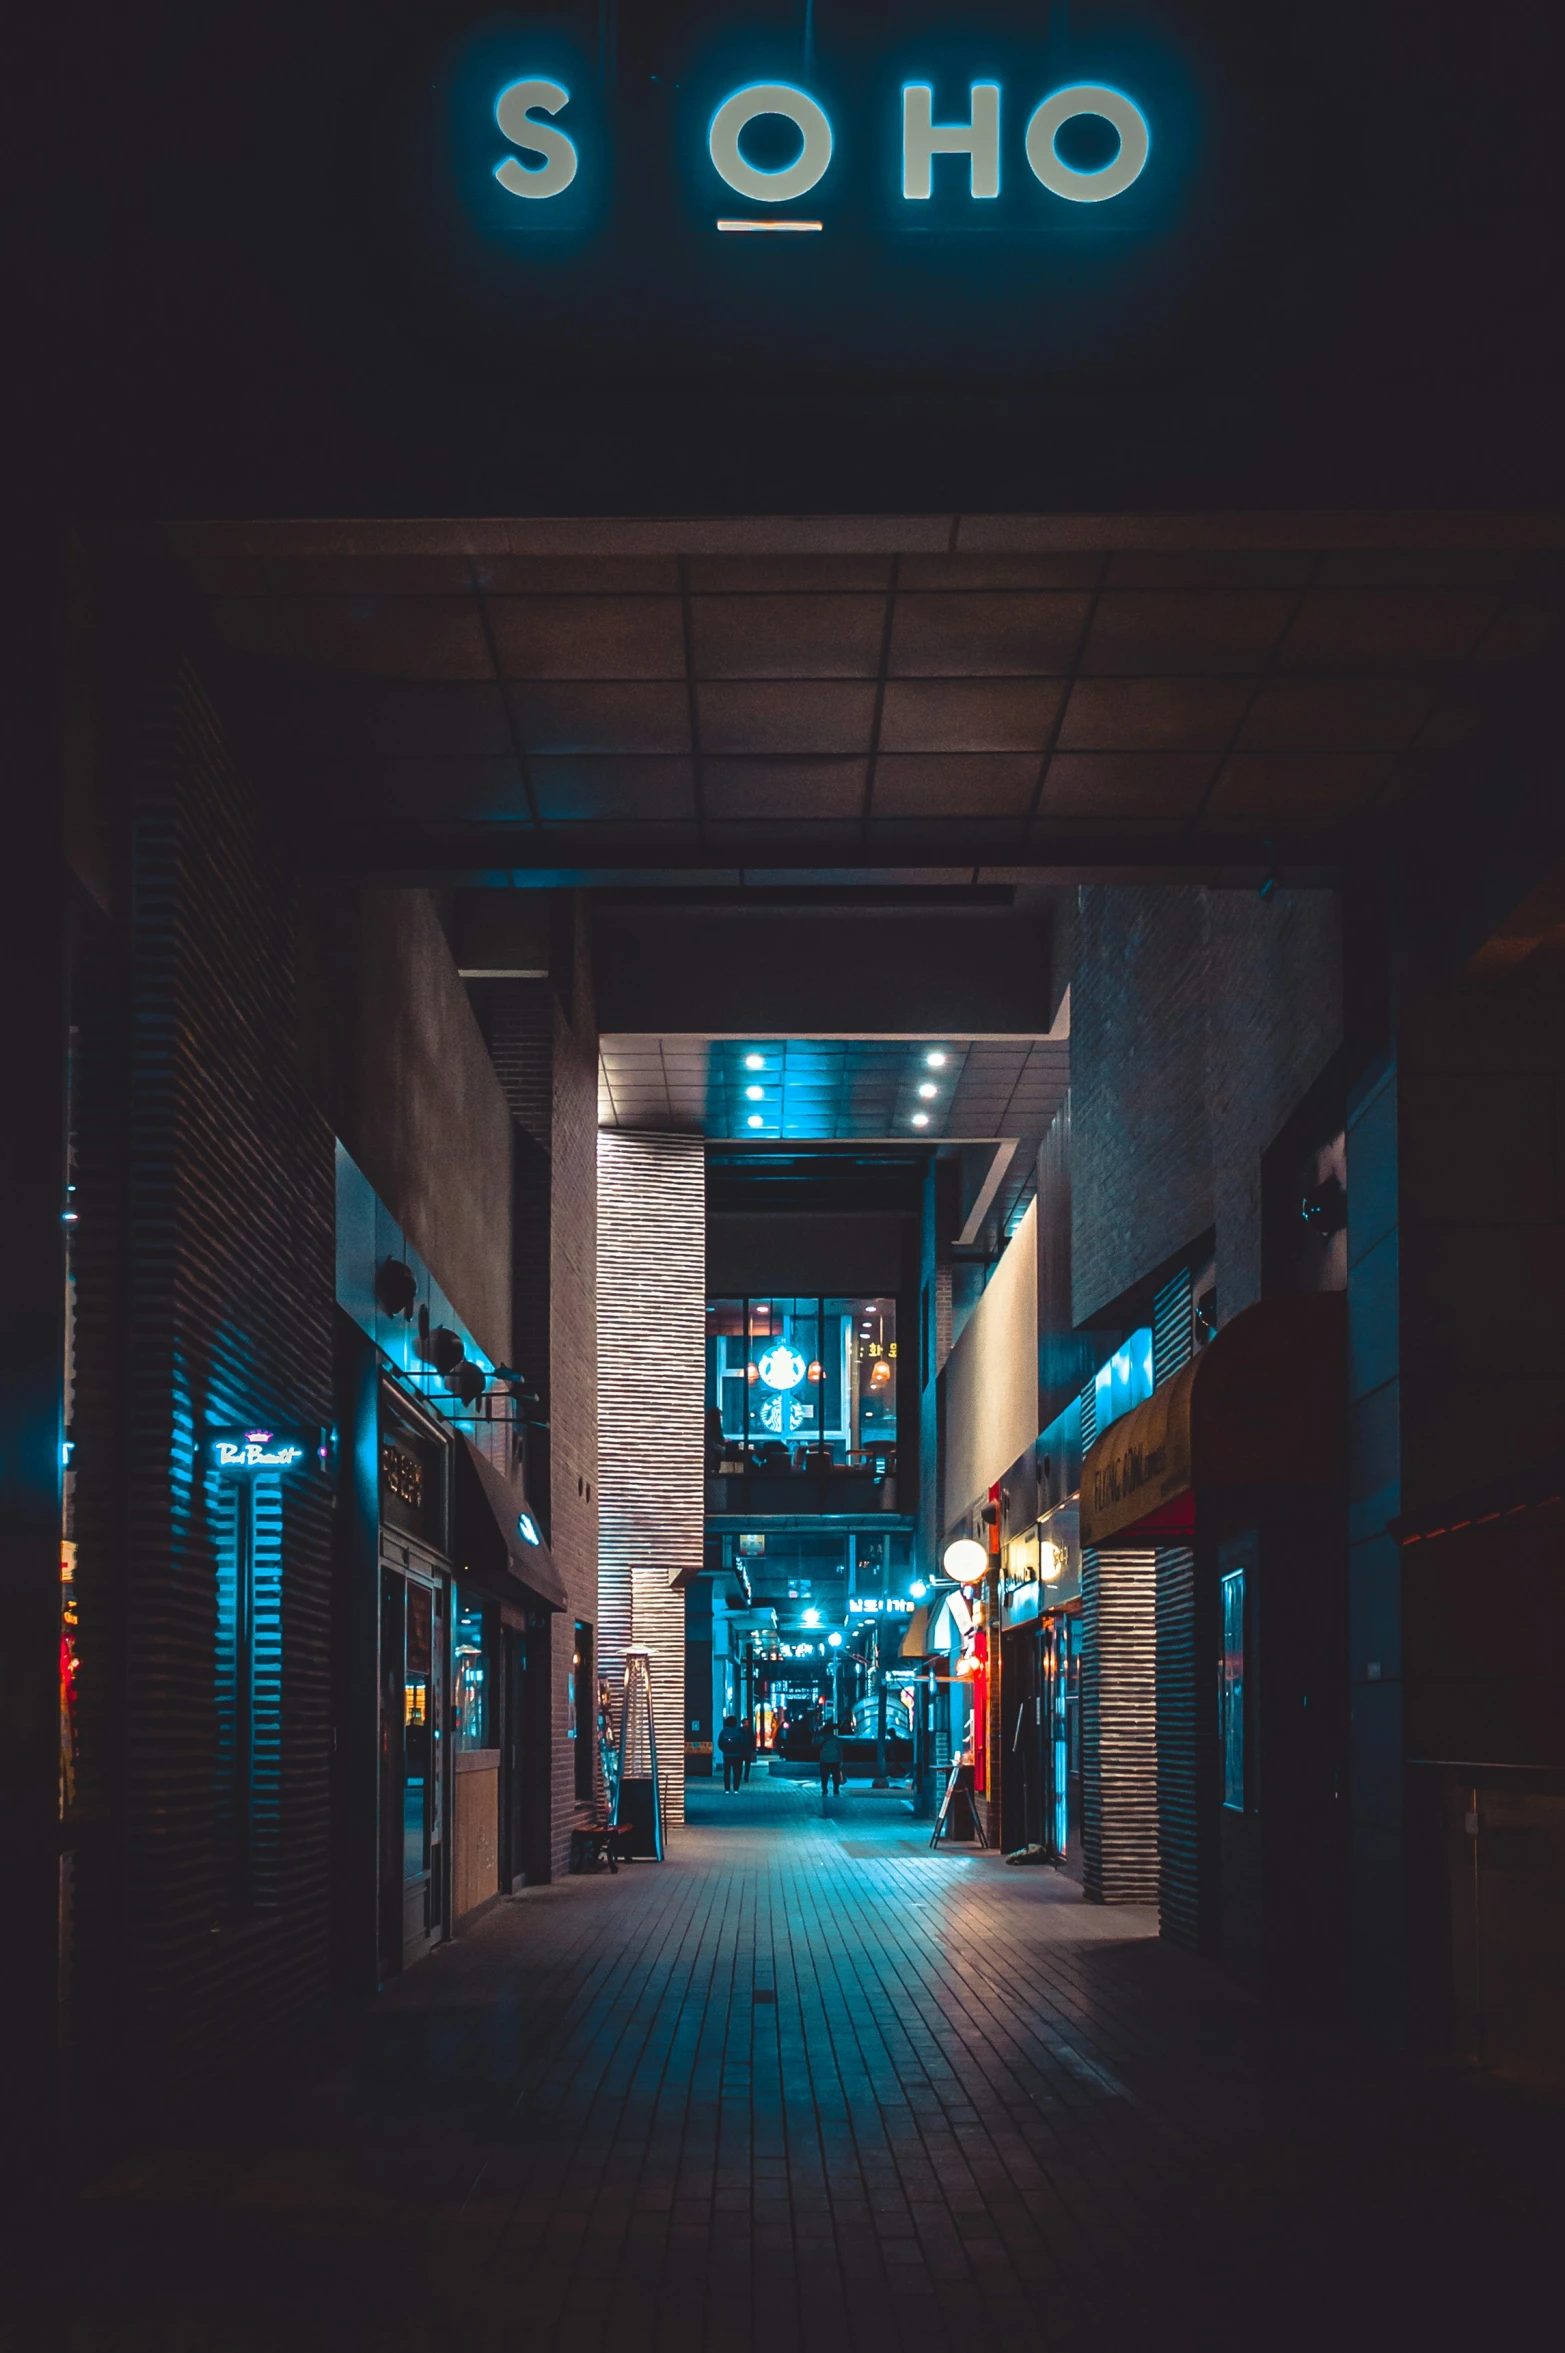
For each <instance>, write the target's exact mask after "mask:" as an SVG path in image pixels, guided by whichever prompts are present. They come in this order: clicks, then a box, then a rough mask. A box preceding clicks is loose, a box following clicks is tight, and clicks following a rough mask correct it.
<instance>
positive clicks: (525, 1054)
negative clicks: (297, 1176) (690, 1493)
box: [478, 894, 603, 1876]
mask: <svg viewBox="0 0 1565 2353" xmlns="http://www.w3.org/2000/svg"><path fill="white" fill-rule="evenodd" d="M560 896H561V903H560V904H559V905H557V906H555V907H554V908H553V909H552V911H551V912H552V920H551V922H550V923H549V925H548V930H549V935H550V977H549V979H548V980H547V981H541V980H518V981H499V982H494V983H489V984H484V985H483V986H482V987H481V988H480V990H479V992H478V994H479V998H480V1003H481V1007H482V1012H483V1020H484V1027H485V1032H486V1035H487V1038H488V1043H489V1051H490V1055H491V1057H492V1059H493V1062H494V1067H495V1070H496V1072H497V1074H498V1077H499V1080H500V1084H501V1087H502V1089H503V1090H504V1093H505V1098H506V1101H507V1104H508V1105H509V1108H510V1112H511V1118H512V1122H513V1130H514V1134H513V1168H514V1183H513V1193H512V1308H511V1317H512V1333H513V1342H514V1348H515V1355H516V1360H517V1362H518V1363H519V1365H520V1367H521V1369H522V1371H524V1372H525V1373H526V1374H527V1376H528V1378H529V1380H530V1381H531V1382H532V1384H533V1387H534V1388H535V1389H536V1390H537V1392H538V1394H539V1397H540V1401H541V1402H540V1404H539V1405H538V1406H537V1407H535V1408H533V1409H532V1410H533V1412H534V1413H535V1414H536V1416H537V1418H538V1421H539V1422H540V1423H546V1424H547V1425H548V1427H547V1431H546V1432H545V1431H543V1430H536V1429H535V1430H534V1431H532V1432H530V1433H529V1441H528V1481H529V1493H530V1494H532V1495H533V1496H534V1498H535V1500H536V1501H537V1502H538V1504H539V1506H540V1508H541V1509H544V1510H546V1511H547V1515H548V1522H549V1542H550V1546H551V1548H552V1550H553V1554H554V1559H555V1563H556V1565H557V1567H558V1568H559V1571H560V1574H561V1577H562V1579H563V1581H564V1584H565V1590H566V1592H567V1594H568V1595H569V1597H570V1603H571V1607H570V1610H569V1612H568V1613H567V1614H566V1616H565V1617H564V1618H563V1619H556V1620H555V1621H554V1622H553V1624H552V1625H551V1627H550V1629H549V1636H548V1639H549V1644H550V1655H549V1670H548V1688H549V1731H550V1738H549V1757H550V1768H549V1769H550V1791H549V1797H550V1804H549V1821H550V1837H549V1849H550V1859H551V1868H552V1870H553V1872H554V1873H555V1875H556V1876H558V1875H559V1873H561V1872H562V1871H563V1870H564V1869H565V1867H566V1864H567V1862H568V1860H569V1853H570V1834H571V1827H572V1824H573V1823H574V1822H576V1821H577V1820H579V1819H581V1818H582V1817H583V1816H584V1815H585V1814H586V1813H587V1812H588V1811H590V1807H588V1806H585V1805H582V1804H579V1803H578V1801H577V1798H576V1794H575V1764H576V1752H575V1747H574V1744H573V1743H572V1741H571V1739H570V1737H569V1717H570V1674H571V1653H572V1648H573V1636H574V1627H575V1622H576V1621H577V1620H578V1619H579V1620H580V1621H581V1623H582V1624H584V1625H587V1626H592V1627H593V1628H594V1629H595V1631H596V1627H597V1619H598V1334H597V1249H598V1041H597V1030H596V1027H595V1025H594V1020H593V1000H592V974H591V968H590V963H589V958H588V948H587V933H586V925H585V920H584V916H583V913H582V910H581V906H580V903H579V901H577V900H575V899H573V898H569V897H566V896H565V895H564V894H561V895H560ZM597 1648H598V1656H599V1660H600V1662H601V1659H602V1653H603V1645H602V1640H601V1636H599V1637H598V1639H597ZM582 1737H584V1738H589V1739H590V1738H592V1737H593V1728H592V1726H590V1725H587V1726H583V1727H582Z"/></svg>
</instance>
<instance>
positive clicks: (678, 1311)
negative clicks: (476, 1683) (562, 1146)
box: [598, 1130, 706, 1823]
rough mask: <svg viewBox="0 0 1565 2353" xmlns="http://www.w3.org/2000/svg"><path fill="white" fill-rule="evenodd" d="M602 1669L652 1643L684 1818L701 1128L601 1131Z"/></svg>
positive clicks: (698, 1438) (694, 1548)
mask: <svg viewBox="0 0 1565 2353" xmlns="http://www.w3.org/2000/svg"><path fill="white" fill-rule="evenodd" d="M599 1203H600V1221H599V1232H598V1270H599V1284H598V1348H599V1354H600V1359H601V1363H602V1379H601V1384H600V1387H601V1394H600V1399H599V1431H600V1442H601V1452H602V1463H603V1523H602V1542H601V1565H600V1569H599V1591H600V1595H601V1612H602V1636H601V1646H600V1655H601V1657H602V1659H603V1663H604V1666H605V1669H606V1670H608V1671H611V1672H616V1673H617V1671H618V1667H619V1662H620V1661H621V1660H622V1659H623V1656H624V1652H625V1648H626V1645H627V1643H628V1642H636V1643H641V1644H644V1645H645V1646H646V1647H647V1649H649V1650H650V1651H651V1653H652V1689H653V1706H654V1714H655V1719H656V1724H657V1738H658V1765H659V1771H660V1774H661V1775H662V1777H663V1779H664V1781H665V1784H666V1787H667V1792H668V1816H669V1819H670V1820H671V1821H672V1822H676V1823H677V1822H680V1821H682V1820H683V1819H684V1787H685V1774H684V1756H685V1597H684V1594H683V1592H682V1591H681V1590H680V1589H679V1586H678V1585H677V1584H676V1583H675V1582H674V1580H675V1579H676V1578H677V1579H681V1580H682V1579H684V1578H686V1577H689V1576H693V1575H694V1574H695V1573H696V1571H697V1570H698V1569H699V1568H700V1567H701V1564H702V1539H703V1536H704V1533H705V1517H704V1511H705V1493H704V1486H703V1433H704V1421H703V1413H704V1400H705V1394H706V1388H705V1343H706V1155H705V1148H704V1145H703V1142H702V1139H701V1137H699V1136H672V1135H632V1134H628V1133H622V1132H617V1131H614V1130H606V1131H605V1132H604V1134H603V1135H602V1136H601V1137H600V1138H599Z"/></svg>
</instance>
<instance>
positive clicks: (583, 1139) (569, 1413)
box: [549, 902, 601, 1874]
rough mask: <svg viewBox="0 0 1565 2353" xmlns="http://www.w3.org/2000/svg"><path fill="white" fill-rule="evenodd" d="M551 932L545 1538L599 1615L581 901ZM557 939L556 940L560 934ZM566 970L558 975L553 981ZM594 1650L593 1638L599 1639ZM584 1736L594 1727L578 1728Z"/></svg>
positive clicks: (561, 1736) (562, 1841)
mask: <svg viewBox="0 0 1565 2353" xmlns="http://www.w3.org/2000/svg"><path fill="white" fill-rule="evenodd" d="M570 917H571V920H570V922H569V924H568V926H566V927H564V937H563V938H562V939H559V942H558V946H557V951H556V952H557V954H558V955H559V956H561V957H562V958H564V957H568V958H569V960H570V974H569V988H568V989H567V990H563V991H557V992H556V994H555V1001H554V1073H553V1084H552V1089H551V1111H550V1118H551V1171H552V1186H551V1193H550V1221H549V1422H550V1456H549V1459H550V1518H551V1534H550V1542H551V1544H552V1546H553V1548H554V1557H555V1560H556V1562H557V1564H558V1566H559V1570H560V1574H561V1576H562V1578H563V1579H564V1582H565V1590H566V1592H567V1593H568V1594H569V1595H570V1598H571V1608H572V1612H573V1614H574V1616H575V1617H577V1618H580V1619H581V1620H582V1622H583V1623H584V1624H586V1625H589V1626H595V1625H596V1622H597V1617H598V1035H597V1029H596V1027H595V1025H594V1021H593V1014H592V989H591V973H590V969H589V966H588V960H587V933H586V923H585V919H584V916H583V914H582V910H581V907H580V903H579V902H574V903H573V904H572V905H571V909H570ZM557 937H558V935H557ZM562 977H564V976H562ZM554 1633H555V1638H556V1642H557V1654H556V1656H555V1658H554V1661H553V1677H552V1691H553V1704H554V1808H553V1823H554V1868H555V1872H556V1874H558V1873H559V1872H561V1871H563V1870H564V1868H565V1864H566V1859H567V1855H568V1850H569V1846H570V1831H571V1824H572V1822H573V1821H574V1820H576V1819H577V1818H578V1817H579V1814H580V1812H582V1811H585V1810H587V1809H580V1808H578V1805H577V1800H576V1795H575V1750H574V1747H573V1744H572V1743H571V1741H570V1740H569V1739H568V1738H567V1717H568V1712H569V1706H570V1673H571V1633H572V1629H571V1626H570V1625H569V1624H566V1623H563V1622H561V1621H560V1620H556V1621H555V1627H554ZM600 1656H601V1645H600ZM582 1736H583V1738H590V1737H592V1727H591V1726H590V1725H584V1726H583V1727H582Z"/></svg>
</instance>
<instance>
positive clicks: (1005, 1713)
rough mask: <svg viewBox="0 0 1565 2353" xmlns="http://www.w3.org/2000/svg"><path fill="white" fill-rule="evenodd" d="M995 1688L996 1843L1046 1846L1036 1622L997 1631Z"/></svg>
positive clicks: (1040, 1671) (1009, 1848) (1011, 1851)
mask: <svg viewBox="0 0 1565 2353" xmlns="http://www.w3.org/2000/svg"><path fill="white" fill-rule="evenodd" d="M1000 1692H1001V1708H1002V1715H1001V1737H1002V1740H1003V1742H1004V1749H1003V1753H1002V1755H1001V1758H1000V1844H1001V1846H1002V1847H1003V1848H1004V1849H1005V1851H1006V1853H1007V1854H1014V1853H1015V1852H1016V1850H1017V1848H1018V1847H1044V1846H1046V1845H1047V1835H1046V1833H1047V1821H1046V1813H1047V1807H1046V1796H1047V1763H1046V1759H1045V1756H1044V1740H1045V1732H1046V1726H1045V1721H1044V1714H1045V1711H1044V1693H1043V1645H1042V1640H1041V1634H1040V1629H1039V1627H1038V1626H1037V1625H1036V1624H1033V1625H1030V1626H1016V1627H1013V1628H1012V1629H1011V1630H1010V1631H1009V1632H1008V1633H1004V1634H1002V1635H1001V1637H1000Z"/></svg>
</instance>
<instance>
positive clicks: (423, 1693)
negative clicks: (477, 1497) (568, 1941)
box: [380, 1562, 446, 1976]
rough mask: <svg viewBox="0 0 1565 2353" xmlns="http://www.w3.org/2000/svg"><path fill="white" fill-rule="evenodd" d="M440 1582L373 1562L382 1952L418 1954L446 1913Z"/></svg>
mask: <svg viewBox="0 0 1565 2353" xmlns="http://www.w3.org/2000/svg"><path fill="white" fill-rule="evenodd" d="M445 1644H446V1605H445V1587H444V1583H443V1581H437V1580H436V1579H434V1578H432V1577H430V1578H426V1577H423V1576H420V1575H419V1574H418V1573H417V1572H416V1571H414V1570H412V1569H401V1568H392V1567H390V1566H389V1565H387V1564H386V1563H384V1562H383V1563H382V1565H381V1582H380V1658H381V1708H380V1725H381V1733H380V1776H381V1786H380V1825H381V1842H380V1923H381V1934H380V1959H381V1968H382V1971H383V1973H384V1974H386V1975H388V1976H390V1975H393V1974H395V1973H396V1972H397V1971H398V1970H401V1969H406V1968H408V1967H409V1966H410V1965H411V1963H413V1962H414V1961H417V1960H420V1959H422V1957H423V1955H424V1954H425V1953H427V1952H428V1951H429V1949H430V1947H431V1946H432V1945H433V1944H434V1943H435V1941H436V1940H437V1938H438V1937H439V1935H440V1932H441V1929H442V1927H443V1925H444V1920H445V1893H444V1872H443V1862H444V1847H445V1837H444V1828H445V1805H444V1790H443V1786H442V1783H443V1778H444V1767H445V1742H444V1739H443V1737H442V1734H443V1725H442V1720H441V1718H442V1694H443V1692H444V1689H445V1663H446V1662H445Z"/></svg>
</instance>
